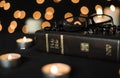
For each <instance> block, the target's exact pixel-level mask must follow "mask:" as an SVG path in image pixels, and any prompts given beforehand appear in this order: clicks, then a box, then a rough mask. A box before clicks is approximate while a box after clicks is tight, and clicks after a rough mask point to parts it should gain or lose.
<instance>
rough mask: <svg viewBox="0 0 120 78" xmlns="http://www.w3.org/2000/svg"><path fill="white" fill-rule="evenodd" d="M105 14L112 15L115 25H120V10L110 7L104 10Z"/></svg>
mask: <svg viewBox="0 0 120 78" xmlns="http://www.w3.org/2000/svg"><path fill="white" fill-rule="evenodd" d="M104 14H106V15H110V16H111V17H112V18H113V22H114V24H115V25H117V26H118V25H120V8H118V7H115V6H114V5H111V6H110V7H106V8H105V9H104Z"/></svg>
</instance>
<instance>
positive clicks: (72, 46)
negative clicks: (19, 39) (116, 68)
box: [35, 32, 120, 62]
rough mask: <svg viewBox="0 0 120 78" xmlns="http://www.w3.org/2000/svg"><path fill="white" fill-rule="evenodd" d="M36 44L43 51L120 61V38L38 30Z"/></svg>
mask: <svg viewBox="0 0 120 78" xmlns="http://www.w3.org/2000/svg"><path fill="white" fill-rule="evenodd" d="M35 37H36V41H35V46H36V49H37V50H39V51H41V52H47V53H57V54H63V55H71V56H80V57H87V58H95V59H102V60H111V61H117V62H119V61H120V40H119V39H110V38H109V39H108V38H97V37H90V36H78V35H69V34H64V33H58V32H56V33H50V32H37V33H36V35H35Z"/></svg>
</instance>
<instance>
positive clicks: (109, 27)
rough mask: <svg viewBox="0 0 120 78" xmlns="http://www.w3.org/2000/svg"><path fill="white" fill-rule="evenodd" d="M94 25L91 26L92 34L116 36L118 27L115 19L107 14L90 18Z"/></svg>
mask: <svg viewBox="0 0 120 78" xmlns="http://www.w3.org/2000/svg"><path fill="white" fill-rule="evenodd" d="M90 20H91V21H92V24H91V25H89V26H90V27H89V28H90V29H91V30H92V33H94V34H115V33H116V26H115V25H114V22H113V18H112V17H111V16H109V15H105V14H96V15H92V16H90Z"/></svg>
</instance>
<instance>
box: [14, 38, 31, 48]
mask: <svg viewBox="0 0 120 78" xmlns="http://www.w3.org/2000/svg"><path fill="white" fill-rule="evenodd" d="M16 42H17V44H18V47H19V48H20V49H26V48H28V47H30V46H31V44H32V42H33V39H32V38H26V37H25V36H24V37H23V38H19V39H17V40H16Z"/></svg>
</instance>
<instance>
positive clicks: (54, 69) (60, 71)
mask: <svg viewBox="0 0 120 78" xmlns="http://www.w3.org/2000/svg"><path fill="white" fill-rule="evenodd" d="M70 71H71V67H70V66H69V65H67V64H63V63H51V64H47V65H45V66H43V67H42V72H43V74H44V76H45V78H57V77H59V78H68V77H69V73H70Z"/></svg>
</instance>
